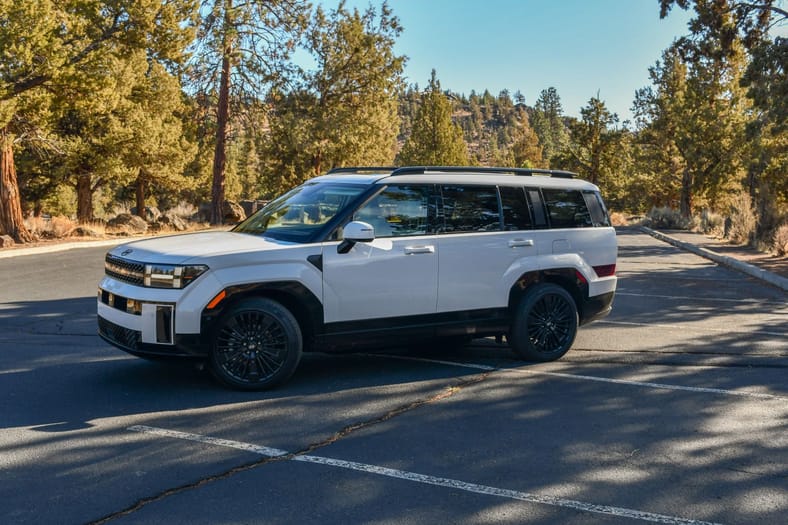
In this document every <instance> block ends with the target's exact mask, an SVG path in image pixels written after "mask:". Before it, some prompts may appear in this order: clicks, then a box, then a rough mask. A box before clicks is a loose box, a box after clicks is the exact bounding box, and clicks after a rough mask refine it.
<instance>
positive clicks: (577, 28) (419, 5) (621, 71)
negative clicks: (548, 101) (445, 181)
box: [321, 0, 690, 121]
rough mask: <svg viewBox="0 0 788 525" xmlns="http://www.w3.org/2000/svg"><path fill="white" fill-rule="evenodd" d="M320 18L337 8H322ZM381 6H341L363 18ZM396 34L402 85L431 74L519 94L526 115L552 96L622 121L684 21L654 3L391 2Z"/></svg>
mask: <svg viewBox="0 0 788 525" xmlns="http://www.w3.org/2000/svg"><path fill="white" fill-rule="evenodd" d="M321 3H322V4H323V6H324V8H326V9H332V8H334V7H336V5H337V4H338V1H330V0H323V1H322V2H321ZM380 3H381V2H380V0H373V1H372V2H370V1H369V0H348V1H347V3H346V5H347V7H349V8H354V7H357V8H358V9H359V10H363V9H365V8H366V7H368V6H369V5H370V4H371V5H373V6H375V7H379V5H380ZM388 4H389V7H391V9H392V11H393V13H394V15H396V16H397V17H398V18H399V19H400V22H401V24H402V27H403V31H402V33H401V35H400V36H399V39H398V41H397V43H396V45H395V52H396V53H398V54H404V55H406V56H407V57H408V61H407V64H406V66H405V76H406V82H407V83H408V84H414V83H416V84H418V85H419V86H420V87H422V88H423V87H425V86H426V85H427V83H428V82H429V79H430V72H431V71H432V69H433V68H434V69H435V71H436V74H437V77H438V80H439V81H440V83H441V87H442V88H443V89H448V90H450V91H452V92H455V93H461V94H465V95H469V94H470V92H471V90H475V91H476V92H477V93H483V92H484V90H485V89H487V90H489V91H490V93H492V94H493V95H498V93H500V92H501V91H502V90H504V89H508V90H509V92H510V93H511V95H512V96H513V95H514V93H515V92H517V91H518V90H519V91H520V92H521V93H522V94H523V95H524V96H525V102H526V104H528V105H529V106H533V105H534V103H535V102H536V100H537V99H538V98H539V93H540V92H541V91H542V90H543V89H547V88H548V87H551V86H552V87H555V88H556V89H557V90H558V95H559V96H560V97H561V104H562V106H563V110H564V113H565V114H566V115H570V116H575V117H578V116H579V115H580V108H581V107H583V106H585V105H586V104H587V103H588V101H589V99H590V98H591V97H595V96H599V98H600V99H602V100H603V101H604V102H605V104H606V106H607V107H608V109H609V110H610V111H612V112H614V113H617V114H618V116H619V118H620V119H621V121H624V120H626V119H631V111H630V109H631V106H632V101H633V100H634V98H635V91H636V90H638V89H640V88H642V87H645V86H647V85H649V84H650V82H649V78H648V68H649V67H650V66H652V65H654V63H655V62H656V61H657V60H658V59H659V58H660V56H661V54H662V51H663V50H664V49H666V48H667V47H668V46H669V45H670V44H671V43H672V42H673V40H674V39H675V38H677V37H679V36H682V35H685V34H687V33H688V30H687V22H688V21H689V19H690V13H687V12H685V11H682V10H681V9H679V8H674V9H673V10H672V11H671V13H670V14H669V15H668V17H667V18H666V19H663V20H660V18H659V2H658V0H389V2H388Z"/></svg>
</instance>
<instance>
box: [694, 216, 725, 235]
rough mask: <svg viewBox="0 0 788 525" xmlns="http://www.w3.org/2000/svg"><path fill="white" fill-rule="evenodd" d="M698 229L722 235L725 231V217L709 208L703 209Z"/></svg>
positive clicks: (706, 232) (710, 233) (709, 233)
mask: <svg viewBox="0 0 788 525" xmlns="http://www.w3.org/2000/svg"><path fill="white" fill-rule="evenodd" d="M698 229H699V230H700V231H701V232H703V233H705V234H708V235H713V236H715V237H722V236H723V234H724V231H725V217H723V216H722V215H720V214H719V213H714V212H713V211H711V210H703V211H702V212H701V214H700V219H699V222H698Z"/></svg>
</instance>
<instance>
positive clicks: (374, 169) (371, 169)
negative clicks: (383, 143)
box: [326, 166, 397, 175]
mask: <svg viewBox="0 0 788 525" xmlns="http://www.w3.org/2000/svg"><path fill="white" fill-rule="evenodd" d="M396 169H397V167H396V166H347V167H344V166H343V167H339V168H331V169H330V170H329V171H328V173H326V175H337V174H339V173H381V172H384V173H390V172H392V171H394V170H396Z"/></svg>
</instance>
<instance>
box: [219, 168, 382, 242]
mask: <svg viewBox="0 0 788 525" xmlns="http://www.w3.org/2000/svg"><path fill="white" fill-rule="evenodd" d="M368 188H369V186H367V185H365V184H339V183H336V184H335V183H326V182H307V183H306V184H303V185H301V186H298V187H297V188H294V189H292V190H290V191H289V192H287V193H285V194H284V195H282V196H281V197H279V198H277V199H274V200H273V201H271V202H269V203H268V204H266V205H265V206H264V207H263V208H262V209H261V210H260V211H258V212H257V213H255V214H254V215H252V216H251V217H249V218H248V219H246V220H245V221H244V222H242V223H241V224H239V225H238V226H236V227H235V228H233V231H234V232H238V233H251V234H253V235H265V236H266V237H273V238H275V239H280V240H284V241H294V242H306V241H308V240H309V239H310V238H311V237H312V235H314V234H315V233H317V231H318V230H319V229H321V228H322V227H323V226H325V225H326V224H327V223H328V222H329V221H330V220H331V219H333V218H334V217H335V216H337V215H338V214H339V213H341V212H342V210H344V209H345V208H346V207H347V206H348V204H350V203H351V202H353V201H354V200H355V199H356V197H358V196H359V195H360V194H361V193H362V192H363V191H364V190H366V189H368Z"/></svg>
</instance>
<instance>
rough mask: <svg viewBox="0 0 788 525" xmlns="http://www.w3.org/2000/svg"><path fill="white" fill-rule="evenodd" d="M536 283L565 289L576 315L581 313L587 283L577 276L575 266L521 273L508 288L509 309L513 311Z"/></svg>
mask: <svg viewBox="0 0 788 525" xmlns="http://www.w3.org/2000/svg"><path fill="white" fill-rule="evenodd" d="M538 283H553V284H556V285H558V286H560V287H561V288H563V289H565V290H566V291H567V292H569V295H571V296H572V299H573V300H574V302H575V307H576V308H577V311H578V315H582V314H581V312H582V310H583V309H582V306H583V303H584V302H585V300H586V297H588V284H587V283H586V282H585V281H584V280H582V279H581V278H580V277H579V276H578V273H577V270H575V268H550V269H545V270H533V271H529V272H526V273H524V274H522V275H521V276H520V277H519V278H518V279H517V280H516V281H515V282H514V284H513V285H512V287H511V288H510V289H509V303H508V307H509V311H510V312H514V310H515V309H516V308H517V305H518V304H519V303H520V300H521V299H522V297H523V295H524V294H525V293H526V291H527V290H528V289H529V288H530V287H531V286H533V285H534V284H538ZM581 322H582V319H581Z"/></svg>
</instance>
